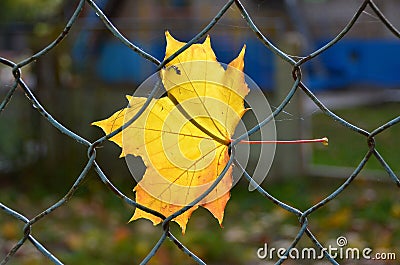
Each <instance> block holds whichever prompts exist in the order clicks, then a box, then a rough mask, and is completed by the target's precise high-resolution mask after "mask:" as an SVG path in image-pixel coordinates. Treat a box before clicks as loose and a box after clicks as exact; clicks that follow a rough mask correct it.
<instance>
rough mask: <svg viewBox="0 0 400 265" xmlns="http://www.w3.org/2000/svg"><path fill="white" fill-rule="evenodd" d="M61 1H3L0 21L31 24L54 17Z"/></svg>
mask: <svg viewBox="0 0 400 265" xmlns="http://www.w3.org/2000/svg"><path fill="white" fill-rule="evenodd" d="M61 3H62V1H61V0H1V1H0V21H1V22H6V23H11V22H29V21H32V20H36V19H38V18H43V17H49V16H51V15H54V14H55V12H57V10H58V9H59V6H60V4H61Z"/></svg>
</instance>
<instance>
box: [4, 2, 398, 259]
mask: <svg viewBox="0 0 400 265" xmlns="http://www.w3.org/2000/svg"><path fill="white" fill-rule="evenodd" d="M85 2H86V3H87V7H88V8H91V9H93V10H94V12H95V13H96V14H97V15H98V17H99V18H100V20H101V21H102V22H103V23H104V25H105V26H106V28H107V29H108V30H109V32H110V33H111V34H112V35H113V36H114V37H115V38H116V39H117V40H119V41H120V42H122V43H123V44H124V45H126V46H127V47H129V48H130V49H131V50H132V52H134V53H137V54H138V55H140V56H141V57H143V58H144V59H146V60H148V61H149V63H152V64H155V65H156V66H157V70H160V69H162V68H164V66H165V65H166V64H167V63H168V62H170V61H171V60H172V59H173V58H175V57H176V56H178V55H179V54H180V53H182V52H183V51H184V50H186V49H187V48H188V47H190V46H191V45H192V44H193V43H196V42H197V41H198V40H200V39H201V38H202V37H204V36H205V34H207V32H208V31H209V30H210V29H212V28H213V27H214V26H215V25H216V24H217V22H218V21H219V19H220V18H222V17H223V16H224V15H225V13H226V12H227V10H228V9H229V8H230V7H232V6H236V7H237V9H238V10H239V12H240V13H241V15H242V17H243V19H244V20H245V21H246V22H247V24H248V27H249V28H250V29H251V30H252V31H253V32H254V34H255V35H256V37H257V38H258V39H259V40H260V42H262V43H263V44H264V46H265V47H266V49H268V50H270V51H272V52H273V53H274V54H275V55H276V56H278V57H280V58H281V59H282V60H283V61H285V62H286V63H288V64H289V65H291V67H292V78H293V85H292V87H291V88H290V89H289V91H288V92H287V95H286V97H285V98H284V99H283V100H282V102H281V103H280V104H279V106H278V107H277V108H276V109H275V111H274V112H273V113H272V115H271V116H269V117H267V118H266V119H265V120H264V121H262V122H260V123H259V124H257V125H256V126H255V127H254V128H252V129H250V130H249V131H248V132H247V133H245V134H243V135H242V136H240V137H238V138H237V139H236V140H235V141H233V142H232V143H231V144H230V146H229V148H230V149H231V152H230V159H229V161H228V163H227V165H226V166H225V168H224V170H223V171H222V173H221V174H220V176H218V178H217V179H216V180H215V182H214V183H213V184H212V185H211V186H210V187H209V189H207V191H205V192H204V193H203V194H201V195H200V196H199V197H198V198H196V199H195V200H194V201H192V202H191V203H189V204H187V205H186V206H184V207H183V208H182V209H181V210H179V211H177V212H175V213H173V214H172V215H170V216H164V215H163V214H161V213H159V212H157V211H155V210H152V209H149V208H147V207H145V206H143V205H140V204H138V203H136V202H135V201H134V200H132V199H131V198H129V196H127V195H125V194H124V193H123V192H121V191H120V190H119V189H118V188H117V187H115V186H114V185H113V183H112V182H111V181H110V180H109V178H108V177H107V176H106V174H105V173H104V172H103V171H102V169H101V168H100V166H99V165H98V163H97V162H96V152H98V150H97V149H96V147H98V146H99V145H101V144H102V143H103V142H105V141H106V140H108V139H110V138H111V137H113V136H115V135H116V134H118V133H120V132H121V131H123V130H124V129H126V128H127V127H128V126H129V125H130V124H131V123H132V122H134V121H135V120H136V119H137V118H138V117H139V116H140V115H141V114H142V113H143V112H144V110H145V109H146V108H147V107H148V106H149V104H150V101H151V100H152V98H153V97H154V95H155V94H156V93H157V91H158V89H159V87H160V86H158V85H156V86H154V88H153V89H152V91H151V93H150V95H149V97H148V99H147V101H146V103H145V104H144V105H143V107H142V108H141V109H140V111H139V112H138V113H137V114H136V115H135V116H134V117H133V118H132V119H131V120H130V121H128V122H127V123H126V124H124V125H123V126H122V127H120V128H118V129H116V130H114V131H113V132H111V133H110V134H108V135H105V136H104V137H101V138H99V139H97V140H94V141H89V140H87V139H85V138H84V137H82V136H80V135H79V134H78V133H77V132H74V131H73V130H72V129H69V128H67V127H65V126H64V125H63V124H62V123H60V122H59V121H58V120H56V119H55V118H54V117H53V116H52V115H51V114H50V113H49V112H48V111H47V110H46V108H45V107H44V106H42V105H41V104H40V102H39V101H38V100H37V98H36V97H35V94H34V93H33V91H32V89H31V88H30V87H29V86H28V85H27V84H26V82H24V80H23V76H22V73H21V69H22V68H23V67H25V66H27V65H30V64H32V62H34V61H37V60H41V57H42V56H43V55H45V54H46V53H48V52H51V51H52V50H53V49H54V48H55V47H56V46H57V45H58V44H59V43H60V42H62V41H63V40H64V39H65V37H66V36H67V35H68V34H69V32H70V29H71V28H72V27H73V26H74V25H75V24H76V22H77V21H78V20H79V15H80V13H81V11H82V10H83V8H84V6H85ZM367 7H370V9H371V10H372V11H373V12H374V13H375V14H376V15H377V18H379V20H380V21H381V22H382V24H383V25H385V26H386V28H388V29H389V31H390V32H391V33H392V34H393V35H394V36H396V37H397V38H400V32H399V30H398V29H396V28H395V27H394V26H393V25H392V23H391V22H390V21H389V20H388V19H387V18H386V17H385V15H384V14H383V13H382V12H381V11H380V10H379V8H378V6H377V5H376V4H375V3H374V2H373V1H371V0H365V1H363V2H362V4H361V5H360V7H359V8H358V10H357V11H356V12H355V14H354V16H353V17H352V18H351V20H350V21H349V22H348V24H347V25H346V26H345V27H344V28H343V30H342V31H341V32H340V33H339V34H338V35H337V36H336V37H335V38H333V39H332V40H331V41H329V42H328V43H327V44H326V45H324V46H323V47H321V48H319V49H317V50H316V51H313V52H311V53H310V54H309V55H307V56H304V57H302V58H298V57H296V58H295V57H293V56H290V55H288V54H287V53H285V52H284V51H283V50H281V49H280V48H279V47H277V46H276V45H274V44H273V43H272V41H270V40H269V39H268V38H267V36H265V35H264V34H263V33H262V32H261V31H260V30H259V29H258V27H257V25H256V24H255V23H254V22H253V20H252V18H251V16H250V14H249V12H248V11H247V10H246V8H245V7H244V6H243V5H242V3H241V2H240V1H239V0H230V1H227V2H226V4H225V5H224V6H223V7H222V8H221V10H220V11H219V12H218V13H217V14H216V15H215V16H214V18H213V19H212V20H211V21H210V22H209V23H208V24H207V25H206V26H205V27H204V29H203V30H201V31H200V32H199V33H198V34H197V35H196V36H194V37H193V38H192V39H191V40H190V41H189V42H188V43H187V44H186V45H184V46H183V47H182V48H181V49H179V50H178V51H177V52H175V53H174V54H172V55H171V56H170V57H169V58H166V59H165V60H164V61H162V62H160V61H159V60H157V59H156V58H155V57H154V56H152V55H151V54H149V53H147V52H146V51H143V50H142V49H140V48H139V47H138V46H136V45H135V44H133V43H132V42H131V41H130V40H128V39H127V38H126V37H124V36H123V35H122V34H121V33H120V32H119V31H118V29H117V28H116V27H115V26H114V25H113V24H112V22H111V21H110V20H109V19H108V18H107V16H106V15H105V14H104V13H103V11H102V10H101V9H100V8H99V7H98V6H97V5H96V3H95V2H94V1H92V0H86V1H84V0H80V1H79V2H78V4H77V7H76V8H75V11H74V12H73V14H72V16H71V18H70V19H69V21H68V22H67V24H66V26H65V27H64V29H63V30H62V31H61V33H60V34H59V36H58V37H57V38H56V39H55V40H54V41H53V42H51V43H50V44H49V45H48V46H46V47H44V48H43V49H41V50H40V51H38V52H37V53H36V54H34V55H32V56H30V57H28V58H26V59H24V60H22V61H21V62H19V63H16V62H12V61H11V60H9V59H7V58H3V57H0V63H1V64H2V65H4V66H6V67H8V68H9V69H10V71H11V73H12V75H13V76H14V82H13V84H12V85H11V87H10V88H9V90H8V92H7V93H6V96H5V98H4V99H3V100H2V102H1V104H0V113H2V112H3V111H4V109H5V108H6V107H7V106H8V104H10V103H11V102H12V97H13V95H14V93H15V91H16V89H17V88H18V87H19V88H21V89H22V90H23V91H24V93H25V95H26V97H27V99H28V100H29V101H30V103H31V104H32V105H33V106H34V107H35V109H36V110H37V111H38V112H39V113H40V114H41V115H42V117H43V119H45V120H47V122H48V123H49V124H51V125H52V126H53V127H55V128H56V129H57V130H59V131H60V132H61V133H63V134H65V135H66V136H67V137H70V138H72V139H74V140H75V141H77V142H78V143H80V144H82V145H84V146H86V147H87V155H88V161H87V162H86V165H85V166H84V168H83V169H82V171H81V173H80V174H79V176H77V178H76V181H75V183H74V184H73V185H72V186H71V188H70V190H69V191H68V192H67V193H66V194H65V196H64V197H63V198H61V199H60V200H59V201H58V202H56V203H55V204H53V205H52V206H50V207H49V208H48V209H46V210H44V211H43V212H41V213H40V214H38V215H37V216H35V217H33V218H32V219H28V218H27V217H25V216H24V215H22V214H20V213H18V212H16V211H14V210H13V209H12V208H11V207H9V206H6V205H4V204H2V203H0V209H1V210H2V211H3V212H4V213H5V214H7V215H9V216H11V217H12V218H15V220H16V221H18V222H22V223H24V228H23V232H24V233H23V237H22V238H20V240H19V241H18V242H17V243H16V244H15V245H14V246H13V247H12V248H11V249H10V250H9V252H8V253H7V255H6V256H5V257H3V258H2V260H1V262H0V265H3V264H6V263H7V262H8V261H10V260H11V259H12V258H13V257H14V255H15V254H16V253H17V252H18V250H19V249H20V247H21V246H22V245H24V244H26V242H27V241H30V242H31V243H32V244H33V246H35V247H36V249H37V250H38V251H39V252H40V253H42V254H43V255H44V256H45V257H46V258H48V259H49V260H50V261H51V262H53V263H54V264H63V263H62V262H61V261H60V260H59V259H57V257H55V256H54V255H53V254H52V253H51V252H49V251H48V250H47V249H46V248H45V247H44V246H43V245H42V244H41V243H40V242H39V241H38V240H36V239H35V238H34V237H33V236H32V235H31V230H32V227H33V226H35V224H37V223H38V222H40V221H41V220H43V219H44V218H45V217H46V216H47V215H49V214H51V213H52V212H53V211H54V210H56V209H57V208H59V207H62V206H64V207H67V206H66V203H67V201H68V200H69V199H70V198H71V197H72V196H74V193H75V191H76V190H77V189H78V188H79V187H80V185H82V183H83V181H84V180H85V178H86V177H87V174H88V172H89V170H90V169H92V168H93V169H94V170H95V172H96V173H97V175H98V176H99V178H100V179H101V181H102V182H103V183H104V185H105V186H107V188H108V189H109V190H110V191H111V192H113V193H114V194H115V195H116V196H117V197H119V198H120V199H121V200H123V201H124V202H125V203H127V204H129V205H132V206H134V207H138V208H139V209H141V210H143V211H146V212H148V213H150V214H152V215H154V216H157V217H159V218H161V219H162V220H163V223H162V229H163V233H162V235H161V237H160V239H159V241H158V242H157V243H156V244H155V245H154V247H153V249H152V250H151V251H150V252H149V253H148V255H147V256H146V257H145V258H144V260H143V261H142V263H141V264H146V263H147V262H148V261H150V260H151V259H152V258H153V257H154V255H155V253H156V252H157V250H158V249H159V247H160V246H161V245H162V244H163V243H164V241H165V239H167V238H169V239H170V240H171V241H172V242H174V244H175V245H176V246H177V249H179V250H181V251H183V252H184V253H185V254H186V255H187V256H188V257H190V258H191V259H193V260H194V261H195V262H196V263H198V264H206V263H205V262H204V261H202V260H201V259H200V258H199V257H197V256H196V255H195V254H194V253H193V252H192V251H191V250H189V248H188V247H187V246H184V245H183V244H182V243H181V242H179V241H178V239H177V238H176V237H175V236H174V235H173V234H172V233H171V231H170V230H169V223H170V222H171V220H172V219H173V218H175V217H177V216H179V215H181V214H182V213H184V212H185V211H187V210H188V209H190V208H191V207H193V206H194V205H195V204H196V203H198V202H200V201H201V200H202V199H203V198H204V197H205V196H207V194H209V193H210V192H211V191H212V190H213V189H214V188H215V187H216V186H217V184H218V183H219V182H220V181H221V179H222V178H223V176H224V174H225V173H226V172H227V170H228V168H229V167H230V166H231V165H232V164H234V165H235V166H236V167H238V168H239V169H241V170H242V171H243V175H244V177H245V179H247V180H248V181H249V183H250V184H251V185H252V186H254V187H255V188H256V190H257V191H258V192H259V193H260V194H261V195H262V196H264V197H265V198H267V199H268V200H270V201H271V202H272V203H274V204H275V205H276V206H277V207H280V208H282V209H283V210H285V211H287V212H289V213H290V214H293V215H295V216H297V218H298V220H299V230H298V233H297V234H296V235H294V238H293V241H292V243H291V245H290V246H289V247H288V248H287V250H286V253H289V251H290V250H291V249H292V248H294V247H295V246H296V245H297V244H298V242H299V240H300V239H301V238H302V237H303V236H304V235H306V236H308V237H309V238H310V239H311V241H312V242H313V243H314V244H315V246H316V247H317V248H318V249H320V250H321V251H323V253H324V256H325V258H326V260H328V261H329V262H330V263H332V264H338V262H337V261H336V260H335V259H334V258H333V257H332V256H330V255H329V253H328V252H327V251H326V249H324V246H323V244H321V243H320V242H319V240H318V239H317V237H316V236H315V235H314V234H313V233H312V231H311V230H310V229H309V228H308V223H309V221H308V217H309V216H310V214H312V213H313V212H315V211H317V210H318V209H320V208H321V207H324V206H325V205H326V204H327V203H329V202H330V201H332V200H334V199H335V198H337V196H338V195H339V194H340V193H342V192H343V191H344V190H345V189H346V188H347V187H348V186H349V185H351V183H352V181H354V179H356V178H357V176H358V175H359V173H360V171H361V170H362V169H363V168H364V166H365V164H366V163H367V162H368V160H369V159H370V158H371V157H372V156H375V157H376V158H377V160H378V161H379V162H380V163H381V165H382V168H383V169H384V170H385V171H386V172H387V173H388V175H389V177H390V179H391V180H392V181H393V182H394V183H395V184H396V185H397V186H398V187H400V180H399V178H398V176H396V174H395V173H394V171H393V170H392V169H391V168H390V167H389V165H388V164H387V163H386V161H385V159H384V158H383V157H382V156H381V155H380V153H379V152H378V150H377V149H376V143H375V138H374V137H375V136H377V135H378V134H380V133H382V132H383V131H385V130H387V129H389V128H390V127H392V126H394V125H396V124H398V123H399V122H400V117H397V118H394V119H393V120H391V121H389V122H387V123H385V124H382V125H381V126H380V127H379V128H377V129H375V130H374V131H372V132H368V131H366V130H363V129H361V128H359V127H357V126H356V125H354V124H352V123H350V122H348V121H346V120H345V119H344V118H343V117H340V116H338V115H336V114H334V113H333V112H332V111H331V110H329V109H328V108H327V107H326V106H324V104H323V103H322V102H321V101H320V100H319V99H318V98H317V97H316V96H315V95H314V94H313V92H311V90H310V89H309V88H308V87H307V86H306V85H305V84H304V83H303V81H302V75H301V67H302V65H303V64H304V63H306V62H307V61H310V60H312V59H313V58H315V57H317V56H319V55H320V54H322V53H324V52H325V51H327V50H328V49H330V48H331V47H332V46H334V45H335V44H336V43H338V42H340V41H341V39H342V38H343V37H344V36H346V34H347V33H348V32H349V30H350V29H351V28H352V27H353V26H354V24H355V23H356V22H357V20H358V19H359V17H360V15H361V14H362V13H363V12H364V10H365V9H366V8H367ZM296 93H304V94H305V95H306V96H308V98H310V99H311V100H312V101H313V102H314V103H315V104H316V106H317V107H318V108H319V109H320V110H321V111H322V112H323V113H324V114H325V115H326V116H328V117H330V118H331V119H332V121H336V122H339V124H341V125H342V126H344V127H345V128H346V129H348V130H352V131H354V132H356V133H358V134H360V135H362V136H364V137H365V138H366V144H367V146H368V152H367V153H366V154H365V156H364V158H363V159H362V160H361V161H360V163H359V164H358V166H357V167H356V168H355V169H354V171H353V173H352V174H350V175H349V176H348V177H347V178H346V179H345V181H344V182H343V184H342V185H340V186H339V187H337V189H336V190H335V191H333V192H332V193H331V194H330V195H328V196H327V197H325V198H324V199H322V200H321V201H320V202H318V203H316V204H314V205H313V206H312V207H310V208H309V209H307V210H305V211H300V210H298V209H296V208H294V207H292V206H290V205H288V204H285V203H283V202H281V201H280V200H279V199H278V198H276V197H274V196H272V195H271V194H270V193H268V191H267V190H265V189H263V188H262V187H261V186H259V185H258V184H257V183H256V182H255V181H254V180H253V179H252V176H251V175H249V174H248V173H247V172H246V170H245V169H244V168H242V166H241V165H240V163H239V162H238V161H237V160H236V159H235V146H236V144H238V143H239V142H240V140H242V139H245V138H247V137H248V136H250V135H251V134H254V133H255V132H257V131H259V130H260V128H261V127H263V126H265V125H266V124H268V123H269V122H271V121H272V120H273V118H274V117H275V116H277V115H278V114H279V113H281V112H282V111H284V108H285V106H286V105H287V104H288V103H289V102H290V100H291V99H292V98H293V96H294V95H295V94H296ZM0 122H1V121H0ZM189 247H190V246H189ZM284 261H285V259H284V258H281V259H280V260H279V261H278V262H277V263H276V264H281V263H283V262H284Z"/></svg>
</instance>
